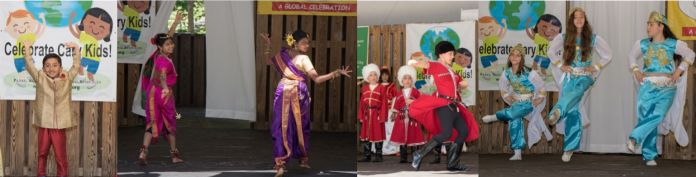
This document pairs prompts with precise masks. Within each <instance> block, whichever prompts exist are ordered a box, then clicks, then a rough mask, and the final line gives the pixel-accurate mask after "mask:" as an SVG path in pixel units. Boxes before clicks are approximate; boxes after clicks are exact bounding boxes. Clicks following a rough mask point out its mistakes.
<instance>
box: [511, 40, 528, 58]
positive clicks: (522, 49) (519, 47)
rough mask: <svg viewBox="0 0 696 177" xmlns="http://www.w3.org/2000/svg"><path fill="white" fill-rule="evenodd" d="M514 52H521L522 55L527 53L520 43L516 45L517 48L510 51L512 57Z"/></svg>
mask: <svg viewBox="0 0 696 177" xmlns="http://www.w3.org/2000/svg"><path fill="white" fill-rule="evenodd" d="M513 51H518V52H520V55H524V53H525V52H524V51H525V50H524V46H522V44H520V43H517V45H515V47H512V48H511V49H510V55H512V52H513Z"/></svg>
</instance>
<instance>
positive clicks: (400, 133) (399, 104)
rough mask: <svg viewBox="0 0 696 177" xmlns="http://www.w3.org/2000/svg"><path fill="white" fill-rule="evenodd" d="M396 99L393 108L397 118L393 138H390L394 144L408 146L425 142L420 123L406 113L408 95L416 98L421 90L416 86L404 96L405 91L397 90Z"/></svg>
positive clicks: (413, 98)
mask: <svg viewBox="0 0 696 177" xmlns="http://www.w3.org/2000/svg"><path fill="white" fill-rule="evenodd" d="M396 94H397V95H396V97H395V100H394V106H393V109H394V110H396V111H397V113H395V114H394V115H395V117H396V120H395V121H394V129H393V130H392V134H391V138H390V139H389V140H390V141H391V142H392V143H393V144H396V145H406V146H418V145H422V144H425V140H424V138H423V132H422V131H421V129H420V124H418V123H417V122H416V121H413V120H411V119H410V118H408V117H407V115H406V109H408V107H407V106H406V99H405V98H406V97H408V98H409V99H412V100H415V99H417V98H418V97H420V92H418V90H416V89H415V88H413V89H411V93H410V94H409V95H406V97H404V95H403V91H402V92H397V93H396Z"/></svg>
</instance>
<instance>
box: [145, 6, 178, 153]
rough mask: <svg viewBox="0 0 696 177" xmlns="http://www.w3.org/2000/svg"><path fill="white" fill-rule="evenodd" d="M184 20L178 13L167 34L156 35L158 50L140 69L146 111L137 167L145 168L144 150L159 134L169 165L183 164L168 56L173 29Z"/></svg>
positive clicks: (156, 139) (170, 51)
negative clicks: (168, 147) (168, 149)
mask: <svg viewBox="0 0 696 177" xmlns="http://www.w3.org/2000/svg"><path fill="white" fill-rule="evenodd" d="M181 19H183V15H181V13H177V15H176V20H175V21H174V23H173V24H172V26H171V27H170V28H169V33H168V34H164V33H159V34H156V35H155V37H154V38H152V39H151V40H150V43H151V44H152V45H156V46H157V50H156V51H155V52H153V53H152V55H151V56H150V58H148V60H147V62H146V63H145V65H144V66H143V74H142V75H141V77H142V78H141V79H140V80H141V83H140V87H141V88H142V90H141V92H142V96H143V97H142V101H143V102H142V106H143V109H145V114H146V115H145V123H146V125H145V135H144V136H143V145H142V147H141V148H140V155H139V156H138V160H139V161H140V165H147V148H148V146H150V142H151V141H152V143H157V141H158V140H159V137H160V134H161V135H163V136H164V137H165V138H166V139H167V141H169V146H170V148H171V149H170V153H171V158H172V163H182V162H184V160H181V158H179V150H178V149H177V148H176V118H177V117H179V115H178V114H177V113H176V108H175V106H176V105H175V102H174V96H173V95H172V93H174V91H173V90H172V88H173V87H174V84H176V78H177V74H176V69H175V68H174V63H173V62H172V59H170V58H169V57H170V56H171V55H172V53H173V52H174V41H173V40H172V35H173V34H174V27H176V25H177V24H178V23H179V22H180V21H181Z"/></svg>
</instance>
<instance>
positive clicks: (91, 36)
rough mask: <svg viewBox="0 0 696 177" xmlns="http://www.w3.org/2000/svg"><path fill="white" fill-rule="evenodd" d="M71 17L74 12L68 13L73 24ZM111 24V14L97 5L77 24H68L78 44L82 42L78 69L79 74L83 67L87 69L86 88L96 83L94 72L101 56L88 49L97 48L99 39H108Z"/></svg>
mask: <svg viewBox="0 0 696 177" xmlns="http://www.w3.org/2000/svg"><path fill="white" fill-rule="evenodd" d="M73 18H75V12H73V13H72V14H70V19H69V20H68V22H69V24H73V23H72V19H73ZM112 26H113V20H112V18H111V15H109V13H107V12H106V11H105V10H104V9H101V8H98V7H94V8H91V9H89V10H87V11H86V12H85V15H84V16H83V17H82V20H81V21H80V24H79V25H75V26H74V27H73V26H68V29H69V30H70V33H71V34H72V35H73V36H74V37H75V38H78V39H79V40H80V44H82V60H81V62H80V65H82V68H81V69H80V75H82V76H84V72H85V69H86V70H87V72H88V74H87V78H89V81H90V86H88V88H93V87H94V86H95V85H96V82H95V81H94V74H96V73H97V70H98V69H99V63H100V62H101V58H100V57H99V56H98V55H96V52H90V51H97V50H98V47H99V41H101V40H104V42H109V41H110V36H111V29H112V28H111V27H112Z"/></svg>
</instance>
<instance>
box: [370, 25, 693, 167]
mask: <svg viewBox="0 0 696 177" xmlns="http://www.w3.org/2000/svg"><path fill="white" fill-rule="evenodd" d="M404 31H405V25H375V26H370V31H369V36H370V38H369V41H368V42H369V46H370V49H369V51H368V52H369V54H368V56H369V59H368V63H375V64H377V65H380V66H387V67H389V68H390V69H391V70H392V71H394V70H395V69H398V68H399V67H400V66H401V65H403V62H404V61H405V60H406V59H408V57H409V56H404V52H403V51H404V50H405V46H406V42H405V41H406V37H405V35H404ZM689 44H690V46H691V47H692V48H694V47H693V46H694V43H689ZM473 54H474V55H477V53H476V52H473ZM474 58H478V57H477V56H474ZM688 74H689V81H688V85H689V86H688V90H687V99H686V105H685V109H684V126H685V128H686V129H687V132H688V134H689V138H690V140H691V142H696V132H695V131H696V123H695V121H696V113H695V111H694V110H696V107H695V106H696V102H695V101H694V100H696V93H694V92H696V90H694V88H696V67H692V68H691V69H690V72H689V73H688ZM477 87H478V85H477ZM476 93H477V94H476V106H472V107H470V108H469V110H470V111H471V112H473V113H474V116H475V117H476V119H477V122H478V123H479V128H480V130H479V132H480V134H481V137H480V138H479V139H478V140H477V141H474V142H472V143H469V144H468V146H469V150H470V151H472V152H478V153H481V154H495V153H512V150H511V149H510V147H509V146H508V145H509V144H510V138H509V136H508V128H507V124H506V123H505V122H494V123H491V124H484V123H483V122H482V121H481V117H483V116H484V115H489V114H494V113H495V112H496V111H498V110H500V109H502V108H504V107H505V102H504V101H503V100H502V98H501V96H500V92H498V91H477V92H476ZM548 98H549V100H547V101H548V102H547V104H546V108H545V110H544V111H543V113H542V115H543V116H544V117H546V113H547V112H548V111H549V110H550V109H551V108H552V107H553V105H554V104H555V103H556V102H557V101H558V92H548ZM526 124H527V122H526V121H525V125H526ZM547 125H548V122H547ZM550 127H552V129H550V131H552V133H553V136H554V137H553V140H552V141H549V142H547V141H545V140H543V139H542V140H541V141H539V143H537V144H536V145H534V146H533V147H532V148H531V149H525V150H524V152H523V153H526V154H548V153H561V152H563V136H561V135H559V134H557V133H555V131H556V128H555V126H550ZM663 152H664V153H663V157H664V158H665V159H682V160H696V146H694V145H693V143H692V145H690V146H688V147H686V148H682V147H679V146H678V145H677V144H676V140H675V139H674V135H673V134H669V135H668V136H666V138H665V141H664V143H663Z"/></svg>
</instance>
